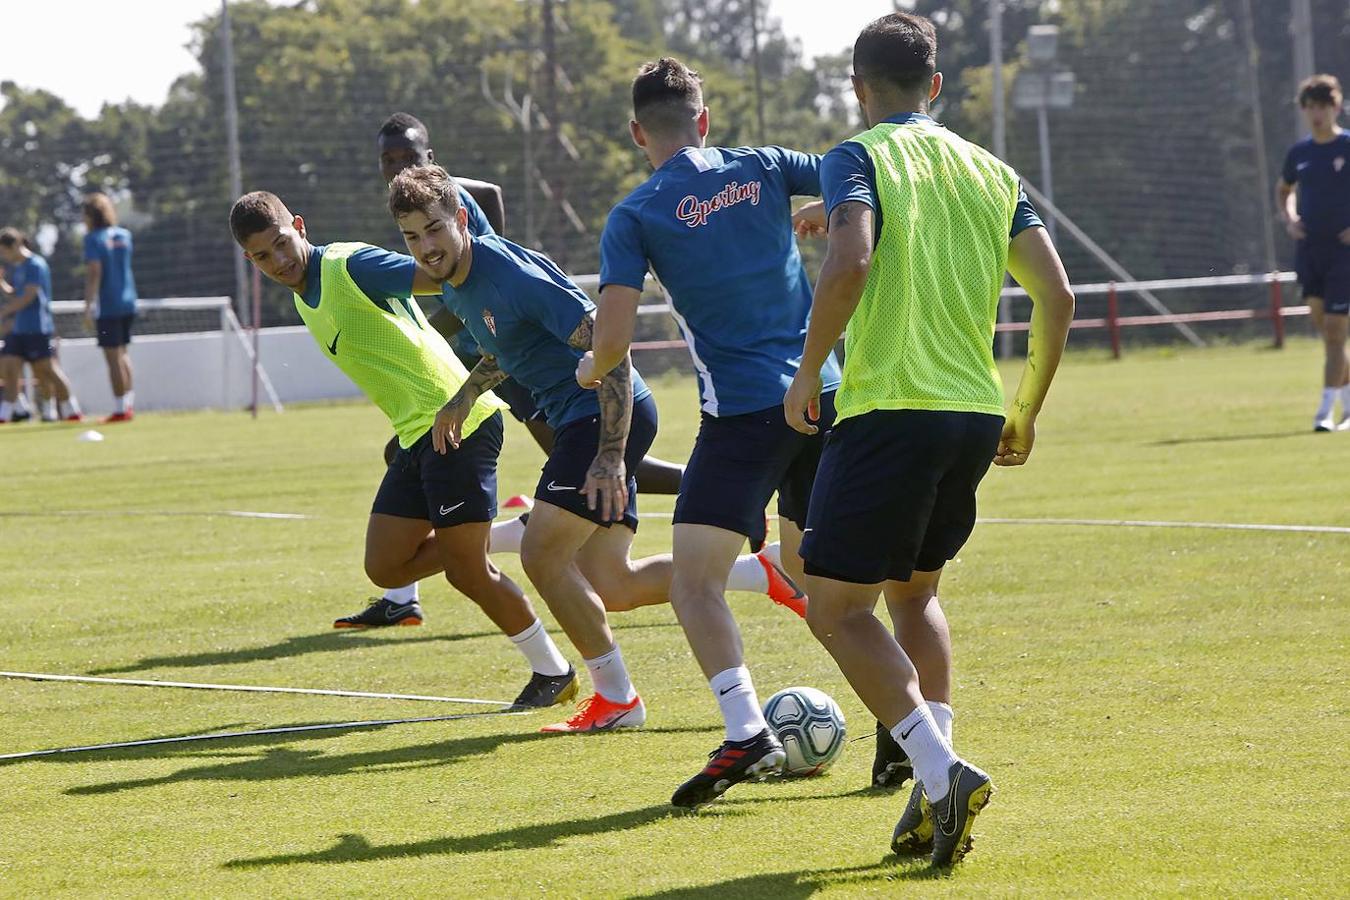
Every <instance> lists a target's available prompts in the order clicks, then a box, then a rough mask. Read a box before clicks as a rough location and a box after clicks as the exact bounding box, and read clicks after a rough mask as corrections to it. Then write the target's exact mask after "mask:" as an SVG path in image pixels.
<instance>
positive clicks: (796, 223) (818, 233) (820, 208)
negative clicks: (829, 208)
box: [792, 200, 826, 238]
mask: <svg viewBox="0 0 1350 900" xmlns="http://www.w3.org/2000/svg"><path fill="white" fill-rule="evenodd" d="M792 230H793V231H795V232H797V237H799V238H804V237H824V236H825V232H826V227H825V201H823V200H813V201H811V202H810V203H808V204H806V205H805V206H803V207H802V208H801V209H799V210H797V211H796V212H795V213H793V214H792Z"/></svg>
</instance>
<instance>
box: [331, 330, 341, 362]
mask: <svg viewBox="0 0 1350 900" xmlns="http://www.w3.org/2000/svg"><path fill="white" fill-rule="evenodd" d="M340 337H342V329H341V328H339V329H338V333H337V334H335V335H333V343H331V344H329V345H328V352H329V353H331V354H333V355H334V356H337V342H338V338H340Z"/></svg>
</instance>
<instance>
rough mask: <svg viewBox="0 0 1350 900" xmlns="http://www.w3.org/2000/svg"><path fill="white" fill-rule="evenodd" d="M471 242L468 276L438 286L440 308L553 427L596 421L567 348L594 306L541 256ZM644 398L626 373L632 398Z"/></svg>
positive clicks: (498, 242)
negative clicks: (531, 398)
mask: <svg viewBox="0 0 1350 900" xmlns="http://www.w3.org/2000/svg"><path fill="white" fill-rule="evenodd" d="M472 242H473V259H472V262H471V263H470V266H469V275H468V277H467V278H465V279H464V283H463V284H461V285H460V286H459V287H451V286H450V285H449V284H446V286H445V290H444V291H443V292H442V294H441V302H442V303H444V304H445V306H446V308H447V309H449V310H450V311H451V312H453V313H454V314H455V315H457V316H459V318H460V319H461V320H462V321H463V322H464V327H465V329H467V330H468V331H469V332H470V333H471V334H472V335H473V337H474V340H476V341H477V342H478V344H479V346H481V347H482V349H483V352H484V353H489V354H491V355H492V356H495V357H496V358H497V365H498V366H500V367H501V369H502V371H503V372H505V373H506V374H508V375H510V376H511V377H512V378H514V379H515V380H516V381H518V382H519V383H520V384H522V385H524V386H525V387H526V388H527V389H528V390H529V391H530V393H531V394H532V395H533V396H534V402H535V404H536V405H538V407H539V408H540V409H541V410H543V412H544V415H545V417H546V418H547V420H548V424H549V425H551V426H553V428H555V429H557V428H561V427H562V426H564V425H566V424H568V423H569V422H574V421H576V420H578V419H582V418H586V417H588V416H595V415H599V414H600V403H599V401H598V400H597V399H596V394H595V391H589V390H586V389H584V388H582V387H580V386H578V385H577V382H576V369H577V360H579V359H581V356H582V351H581V350H577V349H574V348H573V347H571V346H570V345H569V344H568V343H567V340H568V338H570V337H571V336H572V332H574V331H576V328H577V325H579V324H581V320H582V318H584V317H585V316H588V315H590V314H591V313H592V312H593V311H594V310H595V304H594V303H592V302H591V300H590V298H589V297H587V296H586V293H585V292H584V291H582V290H581V288H579V287H577V286H576V285H575V284H573V283H572V280H571V279H570V278H568V277H567V275H565V274H564V273H563V271H562V270H561V269H559V268H558V266H557V265H556V264H555V263H554V262H553V260H551V259H549V258H548V257H547V256H544V255H543V254H542V253H536V252H534V251H533V250H527V249H525V248H524V247H521V246H518V245H516V244H513V243H511V242H510V241H508V240H505V239H504V238H501V237H498V236H496V235H488V236H486V237H476V238H473V239H472ZM649 394H651V390H650V389H649V388H648V387H647V385H646V384H645V383H644V382H643V380H642V376H641V375H639V374H638V372H637V369H634V370H633V399H634V400H635V401H636V400H641V399H642V398H643V397H646V396H648V395H649Z"/></svg>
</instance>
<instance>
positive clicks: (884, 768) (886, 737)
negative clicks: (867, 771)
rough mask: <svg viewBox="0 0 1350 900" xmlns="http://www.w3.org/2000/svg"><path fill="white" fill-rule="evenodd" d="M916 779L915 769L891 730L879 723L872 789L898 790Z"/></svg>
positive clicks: (873, 761) (873, 762) (873, 760)
mask: <svg viewBox="0 0 1350 900" xmlns="http://www.w3.org/2000/svg"><path fill="white" fill-rule="evenodd" d="M913 777H914V767H913V766H912V765H910V762H909V756H908V755H907V754H906V753H905V751H904V748H903V747H901V746H900V745H899V744H897V743H896V741H895V738H894V737H892V736H891V732H890V729H888V728H887V727H886V726H885V725H882V724H881V723H880V722H877V752H876V755H875V756H874V757H872V787H877V788H888V789H893V788H898V787H902V786H903V785H904V783H905V782H906V781H909V780H910V779H911V778H913Z"/></svg>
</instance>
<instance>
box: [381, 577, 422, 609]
mask: <svg viewBox="0 0 1350 900" xmlns="http://www.w3.org/2000/svg"><path fill="white" fill-rule="evenodd" d="M384 599H386V600H388V601H389V602H390V603H397V604H398V605H399V606H406V605H407V604H409V603H416V602H417V582H415V581H414V582H413V583H412V584H409V585H404V586H403V587H396V588H389V589H388V590H386V591H385V592H384Z"/></svg>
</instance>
